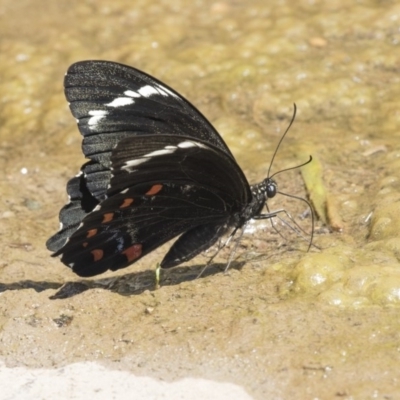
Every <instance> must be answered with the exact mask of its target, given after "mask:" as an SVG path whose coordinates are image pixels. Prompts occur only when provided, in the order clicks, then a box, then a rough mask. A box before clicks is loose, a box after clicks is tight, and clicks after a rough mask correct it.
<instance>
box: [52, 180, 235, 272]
mask: <svg viewBox="0 0 400 400" xmlns="http://www.w3.org/2000/svg"><path fill="white" fill-rule="evenodd" d="M188 183H189V182H186V183H184V182H182V183H181V184H175V183H171V182H161V181H157V182H154V183H153V184H150V185H149V184H147V183H146V184H141V185H136V186H135V187H134V188H132V189H127V190H124V191H123V192H122V193H119V194H116V195H114V196H112V197H110V198H108V199H106V200H105V201H103V202H102V203H101V205H100V206H99V207H98V208H96V209H95V210H94V211H92V212H91V213H90V214H88V215H87V216H86V217H85V218H84V219H83V221H82V225H81V227H80V228H79V229H78V230H77V231H76V232H75V233H74V234H72V235H71V237H70V239H69V241H68V242H67V243H66V245H65V246H64V247H63V248H62V249H60V250H59V251H58V252H57V253H55V255H59V254H61V259H62V261H63V262H64V263H65V264H67V265H69V266H71V268H72V269H73V271H74V272H76V273H77V274H78V275H81V276H92V275H97V274H99V273H102V272H104V271H106V270H107V269H111V270H116V269H119V268H124V267H126V266H128V265H130V264H132V263H133V262H135V261H137V260H139V259H140V258H141V257H142V256H144V255H146V254H148V253H149V252H151V251H152V250H154V249H156V248H157V247H159V246H160V245H162V244H163V243H165V242H167V241H168V240H170V239H172V238H174V237H175V236H177V235H179V234H181V233H182V232H185V231H187V230H188V229H191V228H193V227H194V226H197V225H204V224H210V223H218V224H223V223H224V221H227V220H228V219H229V214H228V213H227V212H226V211H225V204H224V203H223V201H222V200H221V199H220V198H219V197H218V196H216V195H215V194H213V193H210V192H209V191H208V190H206V189H204V188H199V187H196V186H194V185H188ZM199 199H200V201H199ZM201 199H204V201H202V200H201ZM195 204H196V206H195Z"/></svg>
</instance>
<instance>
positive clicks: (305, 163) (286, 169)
mask: <svg viewBox="0 0 400 400" xmlns="http://www.w3.org/2000/svg"><path fill="white" fill-rule="evenodd" d="M311 161H312V156H310V158H309V159H308V160H307V161H306V162H304V163H303V164H300V165H296V166H294V167H290V168H285V169H282V170H281V171H278V172H275V173H274V174H273V175H272V176H269V178H270V179H272V178H273V177H274V176H276V175H278V174H280V173H281V172H286V171H291V170H292V169H297V168H301V167H304V166H305V165H307V164H309V163H310V162H311Z"/></svg>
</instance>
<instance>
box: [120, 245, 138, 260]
mask: <svg viewBox="0 0 400 400" xmlns="http://www.w3.org/2000/svg"><path fill="white" fill-rule="evenodd" d="M122 254H125V255H126V258H127V259H128V261H129V262H132V261H134V260H136V259H137V258H139V257H140V256H141V255H142V245H141V244H134V245H133V246H131V247H128V248H127V249H126V250H124V251H123V252H122Z"/></svg>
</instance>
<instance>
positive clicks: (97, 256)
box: [91, 249, 104, 261]
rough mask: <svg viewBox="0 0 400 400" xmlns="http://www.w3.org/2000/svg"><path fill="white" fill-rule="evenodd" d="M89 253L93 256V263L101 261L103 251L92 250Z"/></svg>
mask: <svg viewBox="0 0 400 400" xmlns="http://www.w3.org/2000/svg"><path fill="white" fill-rule="evenodd" d="M91 253H92V254H93V261H99V260H101V259H102V258H103V255H104V251H103V250H101V249H96V250H92V251H91Z"/></svg>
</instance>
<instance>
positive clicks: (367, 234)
mask: <svg viewBox="0 0 400 400" xmlns="http://www.w3.org/2000/svg"><path fill="white" fill-rule="evenodd" d="M399 26H400V5H399V4H396V2H389V1H388V2H384V3H382V2H373V1H359V2H357V3H351V4H350V3H348V2H344V1H343V0H342V1H333V2H332V1H331V2H329V3H326V2H319V1H316V2H308V1H300V2H293V1H272V2H271V1H269V2H265V1H261V0H260V1H246V2H244V1H243V2H211V1H198V2H185V1H176V2H172V3H171V2H170V1H160V2H157V3H154V4H153V3H151V2H148V1H133V2H131V1H122V0H119V1H114V2H112V3H111V2H106V1H102V0H101V1H86V2H82V1H68V2H67V1H62V2H51V1H40V2H39V1H36V2H34V1H23V0H21V1H18V2H16V1H9V0H2V2H1V3H0V37H1V40H0V59H1V63H0V76H1V82H0V102H1V107H0V167H1V171H2V174H1V177H0V193H1V198H0V241H1V246H0V295H1V302H0V309H1V313H0V326H1V330H0V357H1V361H3V362H5V364H6V365H7V366H8V367H27V368H58V367H60V366H66V365H69V364H72V363H74V362H81V361H83V362H86V361H88V362H92V361H94V362H98V363H100V364H102V365H105V366H107V367H109V368H111V369H120V370H124V371H129V372H133V373H135V374H137V375H142V376H151V377H155V378H159V379H162V380H167V381H173V380H176V379H178V378H184V377H191V378H192V377H193V378H205V379H211V380H215V381H221V382H231V383H236V384H239V385H241V386H242V387H243V388H244V389H245V390H246V391H247V392H248V393H249V394H250V395H251V396H253V397H254V398H256V399H266V398H274V399H294V398H296V399H336V398H340V399H396V398H400V383H399V372H398V371H399V367H400V333H399V332H400V329H399V328H400V263H399V260H400V180H399V170H400V146H399V139H400V129H399V128H400V103H399V100H398V99H399V98H400V84H399V83H400V82H399V81H400V78H399V68H400V52H399V43H400V31H399ZM83 59H106V60H113V61H118V62H122V63H125V64H128V65H132V66H135V67H137V68H140V69H142V70H144V71H146V72H148V73H150V74H152V75H154V76H156V77H158V78H159V79H160V80H162V81H165V82H166V83H167V84H169V85H170V86H172V87H174V88H175V89H176V90H177V91H178V92H180V93H182V94H184V95H185V96H186V97H187V98H188V99H190V101H191V102H192V103H193V104H195V105H196V106H197V107H198V108H199V109H200V110H201V111H202V112H203V113H204V114H205V115H207V117H208V118H209V119H210V120H211V121H212V122H213V124H214V125H215V127H216V128H217V129H218V130H219V132H221V134H222V135H223V136H224V139H225V140H226V142H227V143H228V144H229V146H230V148H231V150H232V152H233V153H234V154H235V157H236V158H237V160H238V162H239V164H240V165H241V166H242V168H243V170H244V171H245V173H246V176H247V177H248V179H249V181H250V182H252V183H253V182H257V181H260V180H262V179H263V178H265V177H266V174H267V170H268V167H269V162H270V160H271V157H272V154H273V151H274V149H275V147H276V145H277V142H278V140H279V138H280V137H281V135H282V133H283V131H284V130H285V129H286V127H287V126H288V123H289V121H290V118H291V115H292V112H293V106H292V104H293V103H294V102H295V103H296V104H297V108H298V114H297V118H296V121H295V123H294V125H293V126H292V128H291V131H290V132H289V135H288V137H287V138H286V139H285V141H284V143H283V145H282V146H281V148H280V150H279V153H278V155H277V157H276V160H275V163H274V165H273V171H274V172H276V171H279V170H280V169H284V168H288V167H291V166H294V165H297V164H299V163H302V162H304V161H306V160H307V159H308V157H309V155H310V154H311V155H312V156H313V157H314V159H315V160H316V162H318V163H319V165H320V166H321V169H322V177H323V184H324V186H325V187H326V189H327V193H328V198H329V202H330V204H333V208H334V209H335V210H336V213H337V216H338V218H339V220H340V227H341V231H337V230H336V231H335V230H332V229H329V227H327V226H326V225H324V224H323V223H322V222H321V221H316V226H315V234H314V243H315V245H316V246H317V247H318V248H315V247H314V248H312V249H311V251H310V252H308V253H307V252H305V248H306V247H307V243H305V242H303V241H302V240H301V238H298V237H295V236H294V237H293V235H290V233H288V232H287V231H288V229H286V228H285V227H284V226H281V225H280V224H279V222H278V223H277V227H278V228H279V230H280V231H281V232H283V234H284V236H285V238H286V239H283V238H281V237H280V236H279V235H277V234H276V233H275V232H274V231H273V230H272V229H271V226H270V224H269V221H259V222H256V223H254V224H252V225H251V229H248V231H247V233H246V234H245V236H244V238H243V240H242V242H241V245H240V248H239V250H238V257H237V259H236V260H235V262H234V263H233V265H232V268H231V269H230V270H229V271H228V273H227V274H224V273H223V270H224V267H225V263H226V260H227V258H228V257H229V254H230V251H231V250H232V247H230V248H228V249H226V250H225V251H222V252H221V253H220V254H219V257H218V259H217V262H216V264H215V265H213V266H211V267H210V268H209V269H208V270H207V271H206V272H205V273H204V274H203V276H202V277H201V278H199V279H195V278H196V276H197V274H198V273H199V272H200V271H201V270H202V268H203V266H204V264H205V263H206V261H207V258H208V256H209V255H208V254H206V255H203V256H199V257H197V258H196V259H195V260H193V261H192V262H191V263H189V264H187V265H184V266H180V267H177V268H175V269H173V270H171V271H167V272H165V273H164V274H163V275H162V287H161V288H160V289H159V290H155V288H154V267H155V265H156V263H157V262H159V261H160V259H161V258H162V256H163V254H164V253H165V249H166V247H164V248H160V249H158V250H157V251H155V252H154V253H152V254H151V255H149V256H147V257H146V258H145V259H143V260H141V261H140V262H138V263H137V264H135V265H133V266H131V267H129V268H128V269H126V270H122V271H119V272H117V273H106V274H104V275H101V276H99V277H96V278H93V279H88V280H83V279H79V277H77V276H75V275H74V274H73V273H72V272H71V271H70V270H69V269H68V268H66V267H64V266H63V264H62V263H61V262H60V261H59V260H58V259H52V258H51V257H50V255H49V252H48V251H47V250H46V248H45V245H44V243H45V241H46V240H47V238H48V237H49V236H50V235H51V234H53V233H54V232H55V231H56V230H57V227H58V218H57V215H58V211H59V209H60V207H61V206H62V205H63V204H64V203H65V201H66V195H65V184H66V181H67V180H68V179H69V178H70V177H72V176H73V175H74V174H75V173H76V172H77V171H78V170H79V168H80V165H81V164H82V162H83V157H82V155H81V153H80V142H81V137H80V135H79V132H78V129H77V128H76V125H75V122H74V119H73V118H72V116H71V115H70V113H69V110H68V105H67V103H66V101H65V99H64V96H63V88H62V82H63V75H64V73H65V71H66V69H67V67H68V66H69V65H70V64H71V63H73V62H75V61H78V60H83ZM276 179H277V180H278V182H279V187H280V190H281V191H283V192H285V193H289V194H294V195H297V196H303V197H304V196H306V190H305V187H304V184H303V180H302V178H301V176H300V174H299V172H298V171H289V172H285V173H282V174H280V175H277V177H276ZM273 200H274V202H271V203H270V208H271V209H278V208H279V209H280V208H284V209H286V210H288V212H290V214H291V215H292V216H293V218H294V219H295V220H297V221H300V222H299V223H300V224H302V226H303V227H304V229H306V230H307V231H309V228H310V218H309V216H308V217H307V214H306V211H307V207H306V206H305V205H304V203H302V202H299V201H296V200H295V199H290V198H286V197H284V196H277V197H276V198H275V199H273ZM304 216H306V217H305V218H303V217H304ZM302 218H303V219H302Z"/></svg>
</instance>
